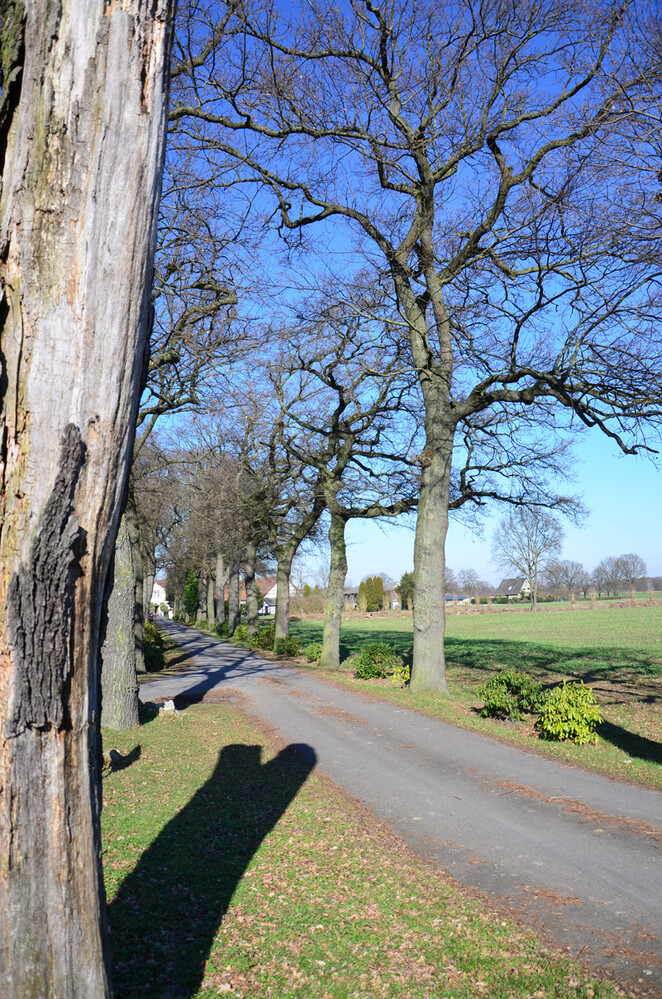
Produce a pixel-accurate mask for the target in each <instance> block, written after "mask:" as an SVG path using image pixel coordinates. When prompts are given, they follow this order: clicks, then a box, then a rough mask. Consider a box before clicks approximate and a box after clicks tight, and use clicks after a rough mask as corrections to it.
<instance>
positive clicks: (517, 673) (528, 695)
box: [478, 669, 546, 721]
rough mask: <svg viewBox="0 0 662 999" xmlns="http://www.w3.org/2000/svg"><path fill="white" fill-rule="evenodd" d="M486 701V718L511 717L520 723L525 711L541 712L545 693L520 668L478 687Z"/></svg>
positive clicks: (511, 719)
mask: <svg viewBox="0 0 662 999" xmlns="http://www.w3.org/2000/svg"><path fill="white" fill-rule="evenodd" d="M478 696H479V697H482V698H483V701H484V704H483V707H482V708H481V712H480V713H481V715H482V716H483V718H508V719H510V721H520V719H521V718H522V717H523V715H524V714H525V713H526V712H533V711H540V709H541V708H542V706H543V704H544V702H545V697H546V695H545V691H544V690H543V687H542V684H540V683H538V682H537V681H536V680H534V679H533V678H532V677H530V676H529V674H528V673H524V672H523V671H522V670H519V669H503V670H501V672H500V673H497V674H496V675H495V676H492V677H490V679H489V680H488V681H487V683H484V684H483V685H482V686H481V687H479V688H478Z"/></svg>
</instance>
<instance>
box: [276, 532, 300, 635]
mask: <svg viewBox="0 0 662 999" xmlns="http://www.w3.org/2000/svg"><path fill="white" fill-rule="evenodd" d="M297 547H298V545H297ZM295 551H296V549H294V550H292V549H291V547H288V548H286V549H285V551H284V552H283V553H282V554H281V556H280V558H279V560H278V569H277V571H276V616H275V621H274V624H275V626H276V630H275V638H276V640H278V639H279V638H287V636H288V635H289V633H290V576H291V575H292V561H293V559H294V553H295Z"/></svg>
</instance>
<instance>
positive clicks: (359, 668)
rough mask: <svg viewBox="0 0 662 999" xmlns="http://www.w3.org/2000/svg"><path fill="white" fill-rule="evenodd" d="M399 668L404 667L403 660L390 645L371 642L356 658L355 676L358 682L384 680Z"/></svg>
mask: <svg viewBox="0 0 662 999" xmlns="http://www.w3.org/2000/svg"><path fill="white" fill-rule="evenodd" d="M398 666H402V659H401V658H400V656H399V655H398V654H397V652H394V651H393V649H392V648H391V646H390V645H386V644H385V643H384V642H371V643H369V644H368V645H364V646H363V648H362V649H361V651H360V652H359V653H358V655H357V656H356V658H355V660H354V676H355V677H356V678H357V680H374V679H384V677H387V676H389V674H390V673H392V672H393V670H394V669H396V668H397V667H398Z"/></svg>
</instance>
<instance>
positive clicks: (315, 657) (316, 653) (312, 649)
mask: <svg viewBox="0 0 662 999" xmlns="http://www.w3.org/2000/svg"><path fill="white" fill-rule="evenodd" d="M303 654H304V656H305V657H306V662H307V663H315V665H316V666H318V665H319V661H320V658H321V656H322V643H321V642H311V643H310V645H306V647H305V649H304V650H303Z"/></svg>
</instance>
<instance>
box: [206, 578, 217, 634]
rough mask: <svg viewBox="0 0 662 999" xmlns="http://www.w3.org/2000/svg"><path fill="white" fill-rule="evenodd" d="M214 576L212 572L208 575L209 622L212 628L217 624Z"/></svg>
mask: <svg viewBox="0 0 662 999" xmlns="http://www.w3.org/2000/svg"><path fill="white" fill-rule="evenodd" d="M215 585H216V584H215V582H214V577H213V575H212V574H211V573H209V576H208V577H207V622H208V624H209V627H210V628H213V626H214V625H215V624H216V610H215V608H214V589H215Z"/></svg>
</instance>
